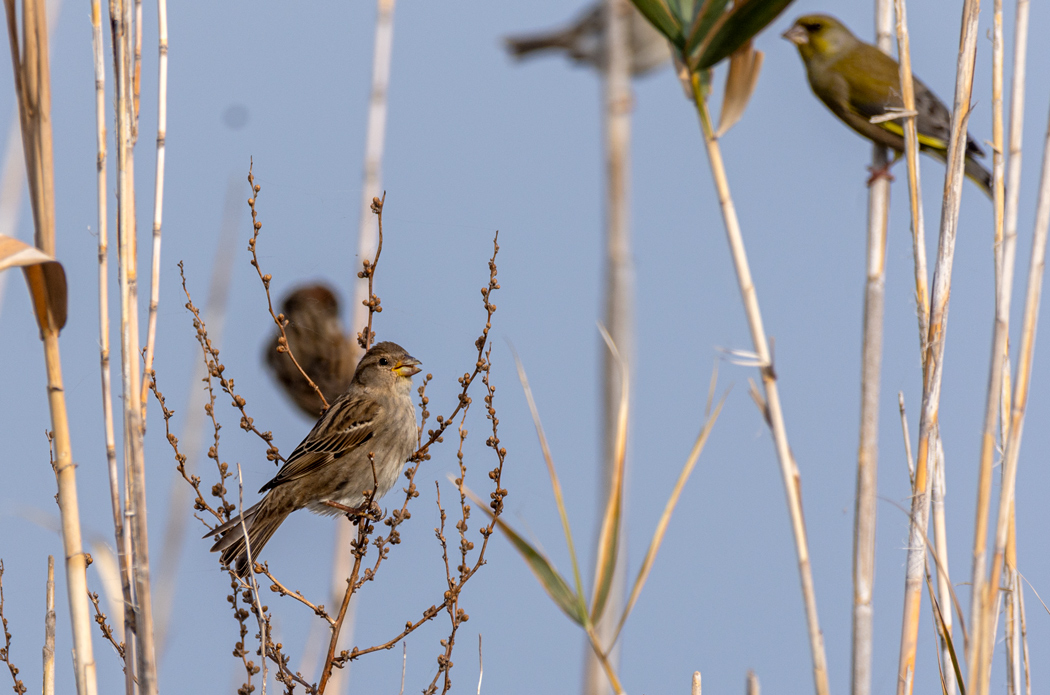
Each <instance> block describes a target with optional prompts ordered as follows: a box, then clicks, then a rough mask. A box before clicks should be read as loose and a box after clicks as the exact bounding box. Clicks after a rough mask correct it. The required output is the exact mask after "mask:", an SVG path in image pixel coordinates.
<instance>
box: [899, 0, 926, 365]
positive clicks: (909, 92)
mask: <svg viewBox="0 0 1050 695" xmlns="http://www.w3.org/2000/svg"><path fill="white" fill-rule="evenodd" d="M894 6H895V9H896V13H897V54H898V56H899V58H900V77H901V100H902V101H903V104H904V109H905V110H906V111H911V110H914V109H915V83H914V81H913V80H912V74H911V39H910V38H909V36H908V11H907V7H906V5H905V3H904V0H895V1H894ZM904 154H905V159H906V161H907V166H908V206H909V208H910V210H911V234H912V253H913V255H914V257H915V304H916V307H917V310H916V312H915V313H916V315H917V316H918V319H919V351H920V359H921V360H922V361H923V363H924V366H923V369H925V361H926V341H927V339H928V336H929V331H930V291H929V287H928V286H927V283H928V281H929V280H928V278H929V271H928V270H927V267H926V226H925V223H924V220H923V213H922V185H921V183H922V182H921V177H920V176H919V139H918V131H917V130H916V125H915V118H914V117H908V118H905V119H904Z"/></svg>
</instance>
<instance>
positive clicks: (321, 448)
mask: <svg viewBox="0 0 1050 695" xmlns="http://www.w3.org/2000/svg"><path fill="white" fill-rule="evenodd" d="M379 411H380V406H379V404H378V403H376V402H375V401H373V400H371V399H369V398H367V397H362V396H358V395H353V396H350V395H347V396H344V397H343V398H341V399H339V400H338V401H336V402H335V403H333V404H332V407H331V408H330V409H329V410H328V412H327V413H325V414H324V416H323V417H322V418H321V419H320V420H319V421H318V423H317V424H316V425H314V428H313V429H312V430H310V434H308V435H306V439H304V440H303V441H302V443H301V444H299V446H297V447H295V451H293V452H292V453H291V455H290V456H289V457H288V462H287V463H285V464H284V466H282V467H281V470H279V471H278V472H277V475H276V476H274V478H273V480H271V481H270V482H268V483H266V484H265V485H263V486H262V488H261V489H260V490H259V492H266V491H267V490H270V489H272V488H275V487H277V486H278V485H283V484H284V483H287V482H290V481H292V480H298V479H300V478H302V477H304V476H307V475H310V474H311V473H313V472H315V471H317V470H320V469H321V468H324V467H325V466H327V465H329V464H331V463H332V462H333V461H336V460H337V459H340V458H342V457H344V456H347V455H349V454H350V453H352V452H353V451H354V450H355V449H357V448H358V447H360V446H361V445H362V444H364V443H365V442H367V441H368V440H370V439H371V438H372V435H373V433H374V425H375V421H376V418H377V417H378V415H379Z"/></svg>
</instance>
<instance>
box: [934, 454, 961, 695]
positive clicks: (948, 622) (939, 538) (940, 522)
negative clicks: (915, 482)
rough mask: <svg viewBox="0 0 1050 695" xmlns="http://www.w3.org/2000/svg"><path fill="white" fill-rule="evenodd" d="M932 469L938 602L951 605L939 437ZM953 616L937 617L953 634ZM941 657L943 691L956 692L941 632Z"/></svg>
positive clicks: (950, 612)
mask: <svg viewBox="0 0 1050 695" xmlns="http://www.w3.org/2000/svg"><path fill="white" fill-rule="evenodd" d="M934 465H935V468H934V472H933V485H932V488H931V495H930V503H931V506H932V512H933V554H934V556H935V562H934V564H935V565H936V566H937V602H938V603H939V604H940V605H942V606H949V607H950V606H951V600H952V598H951V595H952V583H951V578H950V576H949V575H948V524H947V520H946V517H945V511H944V497H945V495H946V494H947V482H946V479H945V475H944V446H943V444H942V442H941V440H940V439H938V440H937V458H936V460H935V463H934ZM954 620H955V618H954V617H953V614H952V611H951V610H950V608H949V609H947V610H945V611H943V614H942V615H941V616H940V621H941V623H942V625H943V628H944V633H945V634H946V635H949V636H951V635H952V624H953V622H954ZM940 642H941V661H942V662H943V663H944V664H945V669H944V695H955V693H956V691H957V686H958V684H957V683H956V679H955V669H954V668H950V664H951V663H952V662H951V651H950V650H949V647H948V641H947V640H946V639H945V636H944V635H941V636H940Z"/></svg>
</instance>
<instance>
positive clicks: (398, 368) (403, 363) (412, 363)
mask: <svg viewBox="0 0 1050 695" xmlns="http://www.w3.org/2000/svg"><path fill="white" fill-rule="evenodd" d="M420 364H422V362H420V361H419V360H417V359H416V358H415V357H412V356H411V355H407V356H405V358H404V359H401V360H398V362H397V364H395V365H394V367H393V371H394V373H395V374H397V375H398V376H403V377H406V378H407V377H411V376H412V375H413V374H418V373H419V372H420V369H419V365H420Z"/></svg>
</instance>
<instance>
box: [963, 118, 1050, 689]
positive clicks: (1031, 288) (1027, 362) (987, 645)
mask: <svg viewBox="0 0 1050 695" xmlns="http://www.w3.org/2000/svg"><path fill="white" fill-rule="evenodd" d="M1048 228H1050V124H1048V128H1047V136H1046V144H1045V147H1044V151H1043V170H1042V175H1041V180H1040V182H1039V202H1038V204H1037V207H1036V222H1035V231H1034V234H1033V240H1032V258H1031V262H1030V265H1029V268H1028V292H1027V295H1026V297H1025V308H1024V320H1023V323H1022V329H1021V345H1020V348H1019V357H1018V360H1017V376H1016V378H1015V379H1014V389H1015V391H1014V396H1013V401H1012V405H1011V409H1010V424H1009V436H1008V438H1007V440H1006V443H1005V447H1004V452H1003V481H1002V486H1001V488H1000V494H999V513H998V519H997V523H996V532H995V553H994V554H993V556H992V562H991V565H990V576H989V579H988V583H987V585H986V587H985V590H984V597H983V600H984V605H983V607H982V608H983V612H984V616H983V617H982V625H983V626H984V627H985V629H984V632H983V633H980V632H976V631H975V632H974V640H973V641H974V642H977V643H978V645H979V646H978V649H977V650H976V652H975V653H976V654H977V655H978V658H977V659H976V661H977V662H978V663H977V665H976V668H974V666H971V667H970V671H971V674H974V673H975V672H976V681H973V680H971V681H970V683H969V685H970V688H969V691H970V692H973V693H977V694H978V695H986V694H987V692H988V687H989V680H990V676H991V662H992V648H993V646H994V639H993V632H992V630H991V629H989V626H990V625H992V624H993V623H997V622H998V621H997V620H996V618H997V613H995V612H993V610H994V609H995V608H996V607H997V605H998V601H995V600H993V597H997V596H998V594H999V580H1000V575H1001V573H1002V569H1003V561H1004V556H1005V554H1006V545H1007V537H1008V534H1009V528H1010V516H1011V514H1010V512H1011V509H1012V507H1013V503H1014V492H1015V489H1016V484H1017V462H1018V458H1019V454H1020V448H1021V435H1022V434H1023V431H1024V418H1025V412H1026V410H1027V406H1028V388H1029V385H1030V381H1031V372H1032V359H1033V354H1034V352H1035V332H1036V327H1037V325H1038V322H1039V303H1040V300H1041V296H1042V287H1043V267H1044V265H1045V262H1046V238H1047V229H1048ZM975 686H976V687H975Z"/></svg>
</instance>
